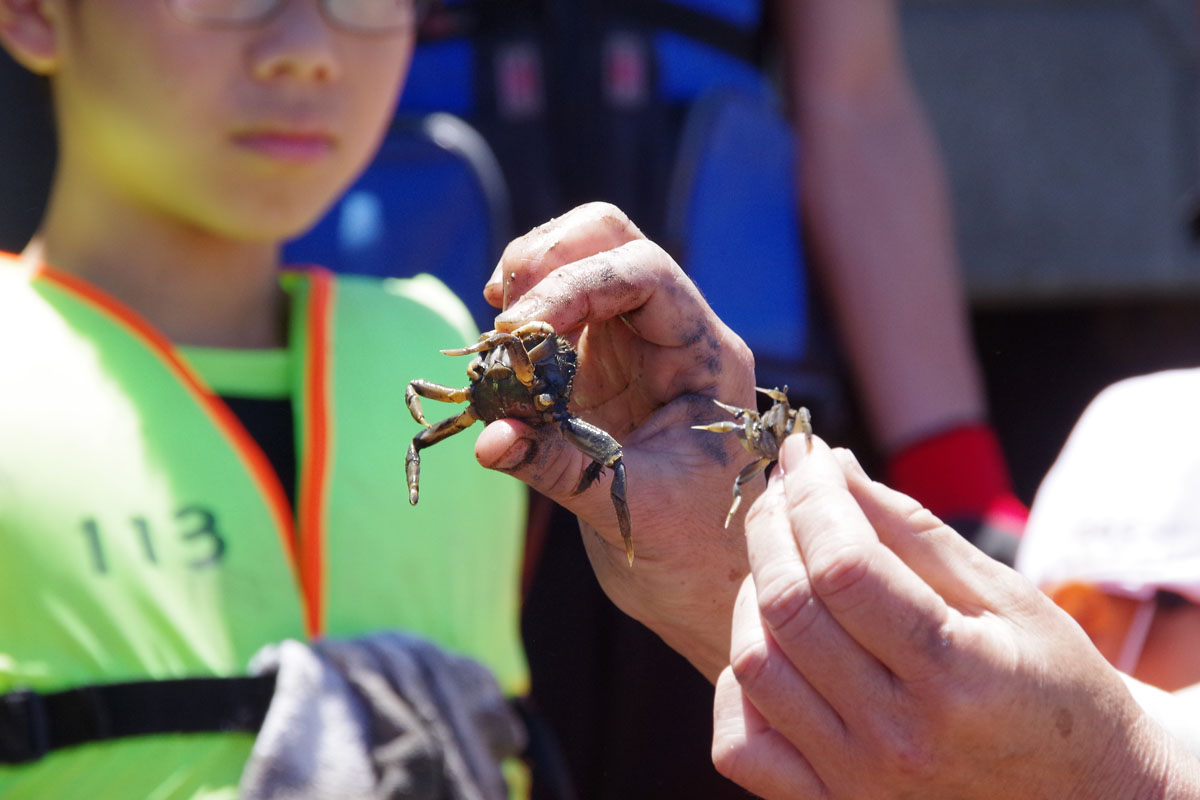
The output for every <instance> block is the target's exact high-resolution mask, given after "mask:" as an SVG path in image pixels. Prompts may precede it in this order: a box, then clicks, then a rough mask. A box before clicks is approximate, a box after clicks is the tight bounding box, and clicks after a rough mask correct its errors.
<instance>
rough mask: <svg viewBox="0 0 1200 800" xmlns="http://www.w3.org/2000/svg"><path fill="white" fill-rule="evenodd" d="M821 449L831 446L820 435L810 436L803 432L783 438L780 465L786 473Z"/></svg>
mask: <svg viewBox="0 0 1200 800" xmlns="http://www.w3.org/2000/svg"><path fill="white" fill-rule="evenodd" d="M820 449H825V450H828V449H829V448H828V445H826V444H825V442H824V441H822V440H821V439H820V438H819V437H817V436H812V437H809V436H806V435H804V434H802V433H794V434H792V435H791V436H789V437H788V438H786V439H784V440H783V447H781V448H780V450H779V465H780V467H782V469H783V471H784V472H785V473H786V472H788V471H789V470H792V469H796V468H798V467H799V466H800V465H801V464H802V463H804V461H805V460H806V459H808V458H809V457H810V456H811V455H812V454H813V453H814V452H817V451H818V450H820Z"/></svg>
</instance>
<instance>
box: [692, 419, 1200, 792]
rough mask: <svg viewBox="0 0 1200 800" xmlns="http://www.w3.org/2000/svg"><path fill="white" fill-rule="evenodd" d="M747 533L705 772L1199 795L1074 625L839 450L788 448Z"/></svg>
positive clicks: (1187, 760)
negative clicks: (746, 570) (745, 562)
mask: <svg viewBox="0 0 1200 800" xmlns="http://www.w3.org/2000/svg"><path fill="white" fill-rule="evenodd" d="M780 473H783V474H780ZM746 529H747V538H748V546H749V555H750V563H751V569H752V574H751V576H750V577H748V578H747V579H746V581H745V583H744V585H743V588H742V591H741V593H740V594H739V597H738V601H737V604H736V609H735V612H734V627H733V635H732V643H731V659H730V668H729V669H727V670H725V671H724V672H723V673H722V674H721V676H720V679H719V680H718V683H717V691H716V699H715V705H714V735H713V760H714V763H715V764H716V766H717V769H718V770H719V771H720V772H722V773H723V774H724V775H726V776H728V777H729V778H731V779H732V780H734V781H736V782H738V783H740V784H742V785H743V786H745V787H746V788H747V789H749V790H750V791H752V792H754V793H756V794H759V795H761V796H763V797H766V798H855V799H856V800H857V799H859V798H901V797H922V798H940V797H954V798H1013V797H1021V798H1114V799H1116V798H1122V799H1123V798H1150V797H1165V796H1170V797H1173V798H1175V797H1200V780H1197V778H1196V766H1197V762H1195V761H1194V760H1193V759H1192V757H1191V756H1188V755H1186V754H1185V753H1183V752H1182V750H1181V749H1179V748H1178V746H1177V745H1175V744H1174V743H1173V742H1172V740H1170V739H1169V737H1167V735H1166V734H1165V733H1164V732H1163V731H1162V730H1161V729H1160V728H1158V727H1157V726H1156V725H1155V724H1154V723H1152V722H1151V721H1150V720H1149V719H1148V718H1147V717H1146V716H1145V715H1144V714H1143V713H1142V712H1141V710H1140V709H1139V708H1138V706H1137V705H1136V704H1135V703H1134V702H1133V699H1132V698H1131V697H1130V695H1129V694H1128V692H1127V691H1126V690H1125V688H1124V686H1123V684H1122V682H1121V680H1120V678H1119V677H1118V674H1117V673H1116V672H1115V671H1114V670H1113V669H1112V668H1111V667H1109V665H1108V664H1107V662H1105V661H1104V659H1103V658H1102V657H1101V656H1100V654H1099V653H1098V652H1097V651H1096V650H1095V649H1094V648H1093V647H1092V646H1091V643H1090V642H1089V641H1088V639H1087V637H1086V636H1085V635H1084V634H1083V632H1082V631H1081V630H1080V628H1079V627H1078V626H1077V625H1075V624H1074V622H1073V621H1072V620H1071V619H1070V618H1069V617H1068V616H1067V615H1066V614H1065V613H1063V612H1062V611H1060V610H1059V609H1058V608H1057V607H1055V606H1054V605H1053V603H1051V602H1050V601H1049V599H1048V598H1046V597H1045V596H1044V595H1042V594H1041V593H1040V592H1039V591H1037V589H1036V588H1035V587H1034V586H1033V585H1032V584H1031V583H1029V582H1028V581H1027V580H1026V579H1024V578H1023V577H1022V576H1020V575H1018V574H1017V573H1015V572H1013V571H1012V570H1010V569H1008V568H1007V567H1004V566H1003V565H1001V564H999V563H998V562H995V561H992V560H991V559H989V558H987V557H986V556H984V555H983V554H982V553H980V552H979V551H978V550H976V549H975V548H973V547H972V546H971V545H969V544H968V543H966V542H965V541H964V540H963V539H962V538H961V537H960V536H959V535H958V534H956V533H955V532H954V531H953V530H951V529H950V528H948V527H946V526H945V525H943V524H941V522H940V521H939V520H938V519H936V518H935V517H934V516H933V515H932V514H930V513H929V512H928V511H925V510H924V509H922V508H921V507H920V506H919V505H918V504H917V503H916V502H915V501H914V500H911V499H910V498H908V497H906V496H904V495H901V494H899V493H898V492H894V491H892V490H890V489H888V488H887V487H885V486H883V485H881V484H878V483H873V482H872V481H870V480H869V479H868V478H867V477H866V476H865V475H864V474H863V472H862V470H861V469H860V468H859V467H858V465H857V462H855V461H854V459H853V456H851V455H850V454H849V453H848V452H845V451H839V452H837V453H835V452H832V451H830V450H829V449H828V447H826V446H825V445H824V443H822V442H821V441H820V440H819V439H814V441H813V446H812V450H811V452H808V449H807V448H806V446H805V443H804V440H803V439H802V438H801V437H795V436H794V437H791V438H789V439H788V440H787V442H786V443H785V445H784V449H783V453H782V457H781V461H780V470H778V471H777V472H776V474H775V475H774V476H773V477H772V481H771V484H770V486H769V487H768V489H767V491H766V492H765V493H764V495H763V496H762V497H761V498H760V500H759V501H758V503H757V504H756V506H755V507H754V508H753V509H752V512H751V518H750V519H749V520H748V521H747V524H746Z"/></svg>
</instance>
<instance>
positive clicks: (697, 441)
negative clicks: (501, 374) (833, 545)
mask: <svg viewBox="0 0 1200 800" xmlns="http://www.w3.org/2000/svg"><path fill="white" fill-rule="evenodd" d="M485 294H486V296H487V297H488V299H489V300H490V301H491V302H492V303H493V304H494V305H497V306H499V305H501V303H502V298H504V297H505V296H507V300H508V308H507V309H506V310H505V311H504V312H503V313H502V314H501V315H500V316H498V317H497V319H496V327H497V329H499V330H512V329H514V328H516V327H518V326H519V325H520V324H522V323H524V322H528V321H533V320H540V321H544V322H548V323H550V324H551V325H552V326H554V328H555V329H556V330H557V331H558V332H559V333H560V334H563V335H565V336H567V338H568V339H569V340H571V341H572V343H573V344H574V345H575V346H576V349H577V351H578V354H579V368H578V372H577V374H576V376H575V384H574V391H573V393H572V396H571V410H572V411H573V412H574V413H575V414H577V415H579V416H580V417H582V418H583V419H585V420H586V421H588V422H590V423H592V424H594V425H597V426H599V427H601V428H603V429H604V430H606V431H608V432H609V433H611V434H612V435H613V436H614V437H616V438H617V439H618V441H620V442H621V445H622V448H623V451H624V457H623V461H624V464H625V469H626V478H627V497H628V501H629V509H630V516H631V519H632V532H633V541H634V546H635V549H636V558H635V561H634V563H633V565H632V567H631V566H630V565H629V563H628V562H627V560H626V553H625V546H624V544H623V542H622V539H621V535H620V533H619V530H618V526H617V518H616V512H615V511H614V509H613V504H612V501H611V499H610V497H609V482H610V481H611V478H612V475H611V472H610V471H606V475H605V477H604V478H603V479H602V480H601V481H600V483H598V484H596V485H593V486H592V487H591V488H589V489H587V490H586V491H584V492H582V493H580V494H574V493H573V492H574V490H575V488H576V486H577V485H578V484H579V482H580V477H581V476H582V475H583V472H584V470H585V469H586V468H587V466H588V465H589V464H590V463H591V460H590V459H589V458H588V457H586V456H584V455H583V454H582V453H581V452H579V451H578V450H577V449H575V448H574V447H573V446H572V445H570V444H569V443H568V442H567V441H566V440H565V439H563V437H562V436H561V435H560V434H559V433H558V431H557V430H555V429H554V428H553V427H550V426H547V427H542V428H539V429H535V428H531V427H529V426H528V425H525V424H522V423H520V422H517V421H514V420H501V421H499V422H494V423H492V424H491V425H489V426H488V427H487V428H486V429H485V431H484V432H483V433H482V434H481V435H480V437H479V439H478V441H477V444H476V448H475V451H476V456H477V458H478V459H479V462H480V463H481V464H483V465H484V466H486V467H490V468H493V469H500V470H503V471H504V472H507V473H509V474H511V475H514V476H516V477H517V478H520V479H521V480H523V481H525V482H526V483H528V484H529V485H530V486H532V487H533V488H534V489H536V490H538V491H539V492H542V493H543V494H545V495H547V496H548V497H550V498H551V499H552V500H555V501H556V502H558V503H560V504H562V505H563V506H565V507H566V508H568V509H570V510H571V511H572V512H574V513H575V514H576V515H577V516H578V518H579V520H580V525H581V528H582V529H583V540H584V544H585V546H586V549H587V552H588V556H589V558H590V560H591V563H592V566H593V568H594V569H595V571H596V574H597V576H598V578H599V580H600V583H601V585H602V587H603V588H604V590H605V592H606V593H607V594H608V595H609V597H610V598H612V600H613V601H614V602H615V603H616V604H617V605H618V606H619V607H620V608H621V609H622V610H623V611H625V612H626V613H628V614H629V615H631V616H633V617H634V618H636V619H638V620H640V621H641V622H643V623H645V624H646V625H647V626H649V627H650V628H651V629H652V630H654V631H655V632H656V633H658V634H659V635H660V636H662V637H663V639H664V640H665V641H666V642H667V643H668V644H670V645H671V646H672V647H674V648H675V649H676V650H678V651H680V652H681V653H683V654H684V655H685V656H687V657H688V658H689V659H690V660H691V661H692V663H693V664H694V665H695V666H696V667H697V668H699V669H700V670H701V671H702V672H703V673H704V674H705V675H706V676H707V677H708V678H709V680H715V678H716V675H717V673H718V672H719V670H720V669H721V667H722V666H724V665H725V664H727V663H728V652H729V625H730V612H731V610H732V607H733V600H734V597H735V596H736V594H737V589H738V586H739V585H740V583H741V580H742V578H743V577H744V576H745V574H746V573H747V571H748V569H749V567H748V564H747V562H746V556H745V542H744V539H743V537H742V536H741V529H740V517H739V518H735V521H736V522H738V523H739V524H738V525H734V526H731V528H730V529H728V530H726V529H724V528H723V527H722V525H723V523H724V519H725V512H726V510H727V508H728V506H729V502H730V499H731V490H732V487H733V482H734V478H735V476H736V475H737V473H738V471H739V469H740V468H741V467H742V466H744V465H745V464H747V463H749V461H750V457H749V456H748V455H747V454H746V453H745V452H744V451H743V450H742V449H741V447H740V445H739V444H738V442H737V439H736V437H734V436H715V435H713V434H711V433H706V432H700V431H694V430H692V429H691V428H690V426H691V425H693V424H699V423H705V422H711V421H713V420H717V419H722V418H728V415H727V414H726V413H725V412H723V411H721V409H719V408H718V407H717V406H716V405H715V404H714V403H713V402H712V400H713V399H714V398H719V399H720V400H722V401H724V402H726V403H731V404H736V405H739V406H745V407H750V406H752V405H753V404H754V403H755V402H756V399H755V396H754V360H753V356H752V355H751V353H750V351H749V349H748V348H747V347H746V345H745V344H744V343H743V342H742V341H741V339H739V338H738V337H737V336H736V335H735V334H734V333H733V332H732V331H731V330H730V329H729V328H728V327H726V326H725V325H724V324H723V323H722V322H721V321H720V319H718V318H717V316H716V315H715V314H714V313H713V311H712V309H710V308H709V306H708V304H707V303H706V302H705V301H704V298H703V297H702V296H701V294H700V292H699V290H697V289H696V287H695V285H694V284H693V283H692V281H691V280H690V279H689V278H688V277H687V276H686V275H685V274H684V273H683V272H682V270H681V269H680V268H679V266H678V265H677V264H676V263H675V262H674V261H673V260H672V259H671V258H670V257H669V256H668V255H667V254H666V253H665V252H664V251H663V250H662V249H661V248H660V247H658V246H657V245H655V244H654V243H653V242H651V241H649V240H648V239H646V238H645V236H643V235H642V233H641V232H640V231H639V230H638V229H637V228H636V227H635V226H634V225H633V224H632V223H631V222H630V221H629V219H628V218H627V217H626V216H625V215H624V214H623V213H622V212H621V211H619V210H618V209H616V208H615V207H613V206H611V205H607V204H603V203H595V204H590V205H586V206H581V207H579V208H576V209H574V210H572V211H570V212H568V213H567V214H565V215H564V216H562V217H559V218H557V219H555V220H552V221H551V222H549V223H547V224H545V225H543V226H541V227H539V228H537V229H535V230H533V231H532V232H530V233H528V234H526V235H525V236H523V237H521V238H519V239H517V240H516V241H514V242H513V243H512V244H510V245H509V246H508V248H507V249H506V250H505V252H504V255H503V257H502V258H501V260H500V264H499V265H498V266H497V267H496V272H495V273H494V275H493V276H492V280H491V281H490V282H489V283H488V286H487V288H486V291H485ZM747 488H748V489H751V492H750V493H749V494H750V495H751V496H750V497H748V498H747V499H748V500H749V499H753V496H754V495H756V494H757V491H754V488H755V487H747Z"/></svg>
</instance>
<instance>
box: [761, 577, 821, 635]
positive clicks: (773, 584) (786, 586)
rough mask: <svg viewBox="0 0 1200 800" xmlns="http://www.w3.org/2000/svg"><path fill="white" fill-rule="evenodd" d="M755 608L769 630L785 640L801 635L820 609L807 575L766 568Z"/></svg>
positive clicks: (808, 628)
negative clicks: (783, 636) (785, 637)
mask: <svg viewBox="0 0 1200 800" xmlns="http://www.w3.org/2000/svg"><path fill="white" fill-rule="evenodd" d="M758 609H759V614H760V615H761V616H762V618H763V621H764V622H766V623H767V625H768V626H769V627H770V628H771V629H772V630H774V631H777V632H779V633H780V634H781V635H786V636H787V637H788V638H789V639H795V638H798V637H802V636H803V635H804V634H805V633H806V632H807V631H808V630H810V629H811V628H812V626H813V625H814V624H815V623H816V622H817V620H818V619H819V618H820V615H821V613H822V611H823V609H822V607H821V603H820V601H819V600H818V599H817V598H816V597H815V596H814V595H813V592H812V589H811V587H810V585H809V583H808V580H807V578H805V577H803V576H797V575H796V574H795V573H794V572H793V571H792V570H787V571H783V570H776V569H771V568H769V567H768V568H767V569H766V574H765V575H763V576H762V578H761V582H760V583H759V588H758Z"/></svg>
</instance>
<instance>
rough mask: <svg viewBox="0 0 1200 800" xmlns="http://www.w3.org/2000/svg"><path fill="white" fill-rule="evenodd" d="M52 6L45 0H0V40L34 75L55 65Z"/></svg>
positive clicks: (56, 65) (10, 53)
mask: <svg viewBox="0 0 1200 800" xmlns="http://www.w3.org/2000/svg"><path fill="white" fill-rule="evenodd" d="M53 6H54V4H53V3H52V2H47V0H0V44H3V45H4V49H5V50H7V51H8V53H9V55H11V56H12V57H13V58H14V59H15V60H16V61H17V62H18V63H20V64H21V65H22V66H24V67H25V68H26V69H28V70H29V71H30V72H34V73H37V74H38V75H50V74H52V73H53V72H54V71H55V70H56V69H57V68H58V56H59V52H58V26H57V22H58V19H57V16H56V14H55V12H56V11H57V10H58V9H57V8H54V7H53Z"/></svg>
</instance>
